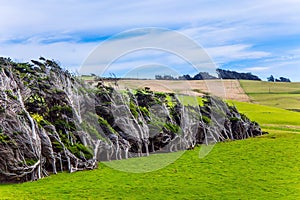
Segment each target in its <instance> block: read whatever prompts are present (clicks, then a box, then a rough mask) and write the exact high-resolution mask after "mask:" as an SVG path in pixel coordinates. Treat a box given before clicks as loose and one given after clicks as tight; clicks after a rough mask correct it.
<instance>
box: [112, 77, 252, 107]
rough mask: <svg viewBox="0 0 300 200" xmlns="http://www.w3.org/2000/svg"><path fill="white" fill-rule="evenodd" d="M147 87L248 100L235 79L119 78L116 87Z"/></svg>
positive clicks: (162, 90)
mask: <svg viewBox="0 0 300 200" xmlns="http://www.w3.org/2000/svg"><path fill="white" fill-rule="evenodd" d="M106 84H108V85H114V82H113V81H107V82H106ZM145 87H149V88H150V89H151V90H153V91H157V92H174V93H176V94H184V95H191V96H202V95H203V94H205V93H211V94H213V95H216V96H218V97H221V98H224V99H228V100H237V101H242V102H249V101H250V99H249V97H248V96H247V95H246V94H245V92H244V90H243V89H242V88H241V86H240V83H239V81H237V80H222V81H220V80H205V81H203V80H192V81H186V80H120V81H118V89H121V90H124V89H126V88H132V89H136V88H145Z"/></svg>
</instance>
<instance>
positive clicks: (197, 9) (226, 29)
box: [0, 0, 300, 72]
mask: <svg viewBox="0 0 300 200" xmlns="http://www.w3.org/2000/svg"><path fill="white" fill-rule="evenodd" d="M299 13H300V1H298V0H276V1H274V0H266V1H258V0H254V1H235V0H228V1H218V2H216V1H204V0H202V1H180V0H166V1H155V0H154V1H150V0H148V1H133V0H128V1H126V4H125V3H124V1H121V0H112V1H96V0H91V1H84V0H62V1H59V0H51V1H50V0H46V1H41V2H39V3H37V2H36V1H33V0H27V1H22V0H10V1H6V2H5V3H3V2H2V3H1V7H0V55H5V56H10V57H13V58H17V59H19V60H24V61H25V60H30V59H32V58H37V57H38V56H40V55H45V56H47V57H50V58H54V59H57V60H60V61H61V63H62V64H63V65H67V66H78V65H80V64H81V63H82V62H83V61H84V59H85V57H86V56H87V55H88V54H89V52H90V51H92V50H93V48H94V47H95V45H96V43H93V42H89V43H87V42H84V41H89V39H90V38H88V37H89V35H93V36H95V35H96V36H97V34H99V37H101V36H109V35H113V34H115V33H117V32H119V31H122V30H126V29H130V28H136V27H145V26H147V27H149V26H158V27H166V28H171V29H177V30H179V31H182V32H183V33H184V34H186V35H187V36H190V37H191V38H192V39H193V40H195V41H196V42H197V43H198V44H200V45H202V46H203V47H205V49H206V50H207V51H208V53H209V55H211V56H212V57H213V59H214V60H215V61H216V62H217V64H219V63H223V62H232V61H238V60H243V59H253V60H256V59H264V60H265V63H257V64H256V65H253V66H261V67H269V66H270V65H273V64H278V65H280V63H282V64H283V65H284V66H287V64H290V65H294V64H295V62H287V60H290V61H293V60H297V59H298V58H297V56H298V55H299V53H298V54H297V52H288V51H281V52H279V50H278V49H279V48H277V49H276V48H274V49H270V48H269V49H266V48H264V47H261V48H259V49H258V48H257V45H259V44H262V43H263V42H264V41H267V40H268V42H269V43H274V44H275V43H276V42H278V41H276V40H281V38H282V39H284V38H288V37H289V36H291V35H300V26H299V21H300V15H299ZM272 38H275V39H272ZM143 39H145V38H143V37H137V38H135V39H129V38H128V40H126V42H125V40H124V43H123V44H124V45H131V44H132V42H137V41H141V40H143ZM79 41H80V42H79ZM91 41H93V39H91ZM166 41H172V38H168V37H167V36H164V37H161V39H160V43H166ZM173 42H174V41H173ZM179 46H180V45H179ZM110 47H111V48H115V47H116V46H114V45H111V46H110ZM286 48H287V49H288V48H289V47H288V46H287V47H286ZM293 48H295V47H293ZM185 50H186V48H185ZM186 51H188V52H187V54H188V55H190V56H189V59H191V60H194V61H197V62H198V61H199V58H200V60H201V56H199V54H198V52H197V50H195V49H193V48H190V49H189V50H186ZM105 53H107V52H103V54H105ZM276 55H278V56H276ZM144 59H145V60H146V62H149V61H150V60H149V59H147V58H146V57H144ZM161 59H162V60H163V61H164V62H165V61H166V62H167V61H168V62H170V64H178V65H180V64H183V63H184V62H185V61H183V60H182V59H177V58H174V57H173V56H163V58H161ZM157 60H158V61H159V59H157ZM275 60H276V61H277V62H279V63H275ZM124 62H125V61H124ZM159 62H161V60H160V61H159ZM260 62H262V61H260ZM244 68H247V67H244ZM249 68H251V66H250V67H249ZM257 72H258V71H257Z"/></svg>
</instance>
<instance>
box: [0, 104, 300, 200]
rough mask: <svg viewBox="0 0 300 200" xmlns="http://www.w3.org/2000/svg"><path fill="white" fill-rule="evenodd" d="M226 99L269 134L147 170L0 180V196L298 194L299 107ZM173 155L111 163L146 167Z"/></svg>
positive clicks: (188, 154)
mask: <svg viewBox="0 0 300 200" xmlns="http://www.w3.org/2000/svg"><path fill="white" fill-rule="evenodd" d="M231 103H234V104H235V105H236V106H237V107H238V108H239V110H240V111H241V112H243V113H246V114H247V115H248V116H249V117H250V118H251V119H252V120H255V121H257V122H259V123H261V124H262V126H263V127H264V130H266V131H269V133H270V134H268V135H264V136H262V137H257V138H251V139H247V140H242V141H233V142H223V143H218V144H216V145H215V146H214V148H213V150H212V151H211V152H210V153H209V154H208V155H207V156H206V157H205V158H202V159H199V156H198V155H199V150H200V147H198V148H196V149H194V150H191V151H186V152H185V153H184V154H183V155H182V156H181V157H179V159H177V160H176V161H174V162H171V163H170V165H167V166H166V167H164V168H162V169H160V170H157V171H153V172H149V173H126V172H121V171H117V170H114V169H112V168H110V167H108V166H107V164H105V163H100V164H99V169H97V170H93V171H84V172H77V173H73V174H68V173H60V174H58V175H53V176H50V177H47V178H44V179H42V180H39V181H36V182H29V183H23V184H12V185H1V186H0V199H299V197H300V156H299V155H300V134H299V127H300V120H299V119H300V113H297V112H291V111H287V110H283V109H278V108H272V107H267V106H260V105H255V104H249V103H240V102H231ZM180 153H182V152H179V154H180ZM176 154H178V153H175V154H174V155H175V156H177V155H176ZM174 155H173V154H162V155H155V156H150V157H143V158H135V159H128V160H122V161H113V162H111V163H110V164H112V165H115V166H116V165H117V166H125V167H128V166H129V167H130V166H135V167H136V166H137V165H139V166H141V167H143V166H144V167H145V165H148V164H149V163H160V162H162V161H164V160H166V159H167V158H168V157H170V156H174Z"/></svg>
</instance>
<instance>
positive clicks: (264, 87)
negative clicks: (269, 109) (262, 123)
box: [240, 80, 300, 110]
mask: <svg viewBox="0 0 300 200" xmlns="http://www.w3.org/2000/svg"><path fill="white" fill-rule="evenodd" d="M240 84H241V86H242V87H243V89H244V90H245V92H246V94H248V95H249V97H250V98H251V100H252V101H253V102H254V103H259V104H262V105H267V106H273V107H278V108H283V109H299V110H300V83H273V82H264V81H245V80H241V81H240Z"/></svg>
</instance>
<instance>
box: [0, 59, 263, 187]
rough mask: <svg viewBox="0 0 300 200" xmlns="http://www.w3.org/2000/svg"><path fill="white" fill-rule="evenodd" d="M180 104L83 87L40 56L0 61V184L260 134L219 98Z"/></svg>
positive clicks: (145, 93)
mask: <svg viewBox="0 0 300 200" xmlns="http://www.w3.org/2000/svg"><path fill="white" fill-rule="evenodd" d="M180 99H184V97H183V98H180ZM180 99H179V98H178V97H177V96H176V95H175V94H164V93H155V92H152V91H150V90H149V89H147V88H146V89H144V90H134V91H131V90H127V91H117V90H115V89H114V88H112V87H108V86H105V85H103V84H102V83H101V82H99V84H98V86H97V87H87V86H86V85H84V83H83V82H82V81H80V80H78V79H77V78H76V77H75V76H73V75H71V74H70V73H69V72H68V71H65V70H62V69H61V68H60V66H59V65H58V64H57V63H55V62H53V61H51V60H46V59H44V58H40V60H39V61H32V64H28V63H14V62H12V61H10V60H9V59H5V58H0V182H2V183H3V182H23V181H30V180H37V179H40V178H42V177H44V176H48V175H49V174H51V173H57V171H69V172H74V171H77V170H83V169H93V168H95V167H97V162H98V161H104V160H112V159H126V158H130V157H137V156H146V155H149V154H150V153H153V152H158V151H159V152H161V151H164V152H172V151H178V150H184V149H189V148H194V147H195V145H197V144H203V143H204V144H208V143H211V142H219V141H224V140H235V139H245V138H248V137H254V136H257V135H261V134H262V132H261V129H260V127H259V125H258V124H257V123H255V122H251V121H250V120H249V119H248V118H247V117H246V116H244V115H241V114H240V113H239V112H238V111H237V110H236V109H235V108H234V107H231V106H228V105H227V104H225V103H224V102H223V101H221V100H220V99H217V98H212V97H209V96H206V97H203V102H204V105H203V106H198V105H196V104H194V105H185V103H184V100H183V101H182V100H180Z"/></svg>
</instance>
